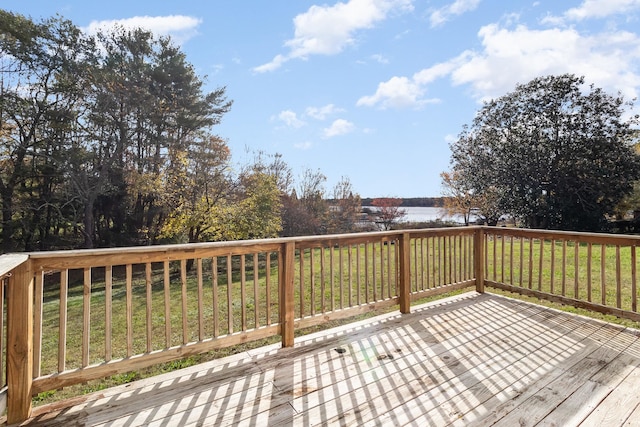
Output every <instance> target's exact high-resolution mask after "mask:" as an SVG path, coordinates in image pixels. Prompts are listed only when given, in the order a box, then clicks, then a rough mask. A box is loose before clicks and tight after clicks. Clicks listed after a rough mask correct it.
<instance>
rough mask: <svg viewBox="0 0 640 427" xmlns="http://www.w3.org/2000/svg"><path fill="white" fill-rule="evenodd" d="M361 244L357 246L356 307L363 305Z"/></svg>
mask: <svg viewBox="0 0 640 427" xmlns="http://www.w3.org/2000/svg"><path fill="white" fill-rule="evenodd" d="M360 277H362V276H360V243H358V244H357V245H356V286H357V288H356V305H361V304H362V299H361V296H360V294H361V292H360V288H361V287H362V284H361V283H360Z"/></svg>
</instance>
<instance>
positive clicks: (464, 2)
mask: <svg viewBox="0 0 640 427" xmlns="http://www.w3.org/2000/svg"><path fill="white" fill-rule="evenodd" d="M478 4H480V0H455V1H454V2H453V3H451V4H449V5H447V6H444V7H441V8H440V9H437V10H435V11H433V12H431V16H430V17H429V21H430V22H431V27H437V26H440V25H442V24H444V23H445V22H447V21H449V20H450V19H451V18H452V17H454V16H458V15H462V14H463V13H465V12H470V11H472V10H474V9H475V8H477V7H478Z"/></svg>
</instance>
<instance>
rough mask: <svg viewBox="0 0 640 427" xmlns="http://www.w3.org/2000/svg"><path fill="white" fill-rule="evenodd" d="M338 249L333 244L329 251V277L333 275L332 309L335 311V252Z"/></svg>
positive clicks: (331, 281) (331, 283)
mask: <svg viewBox="0 0 640 427" xmlns="http://www.w3.org/2000/svg"><path fill="white" fill-rule="evenodd" d="M335 251H336V248H335V246H331V250H330V251H329V277H331V280H330V285H331V292H330V294H331V311H335V309H336V299H335V293H334V289H335V268H334V264H335V262H334V256H333V254H334V252H335Z"/></svg>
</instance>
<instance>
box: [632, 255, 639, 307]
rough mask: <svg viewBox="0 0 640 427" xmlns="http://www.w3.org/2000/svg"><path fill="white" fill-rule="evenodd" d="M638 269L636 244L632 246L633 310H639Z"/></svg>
mask: <svg viewBox="0 0 640 427" xmlns="http://www.w3.org/2000/svg"><path fill="white" fill-rule="evenodd" d="M636 279H637V270H636V246H635V245H633V246H631V311H633V312H634V313H636V312H637V311H638V297H637V295H636V292H637V281H636Z"/></svg>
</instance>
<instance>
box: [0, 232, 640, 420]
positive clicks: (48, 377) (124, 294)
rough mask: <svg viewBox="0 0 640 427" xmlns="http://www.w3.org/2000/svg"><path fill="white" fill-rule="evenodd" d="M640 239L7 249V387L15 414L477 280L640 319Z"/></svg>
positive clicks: (521, 235) (582, 236) (513, 235)
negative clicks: (61, 396) (61, 395)
mask: <svg viewBox="0 0 640 427" xmlns="http://www.w3.org/2000/svg"><path fill="white" fill-rule="evenodd" d="M639 245H640V238H638V237H633V236H613V235H605V234H587V233H566V232H549V231H540V230H520V229H512V228H493V227H459V228H447V229H427V230H410V231H402V232H397V231H391V232H380V233H360V234H348V235H335V236H312V237H300V238H286V239H270V240H254V241H241V242H221V243H203V244H189V245H171V246H157V247H137V248H118V249H100V250H82V251H61V252H42V253H28V254H15V255H4V256H2V257H0V313H3V316H0V331H2V333H1V334H0V368H1V369H0V385H2V386H3V388H2V389H1V390H0V396H3V397H4V400H6V407H7V420H8V422H9V423H13V422H19V421H22V420H24V419H26V418H27V417H28V416H29V414H30V413H31V400H32V396H34V395H36V394H38V393H41V392H45V391H49V390H55V389H59V388H61V387H66V386H69V385H72V384H77V383H81V382H85V381H88V380H91V379H98V378H103V377H108V376H111V375H114V374H117V373H121V372H128V371H136V370H139V369H142V368H144V367H148V366H152V365H155V364H158V363H162V362H168V361H173V360H177V359H181V358H184V357H188V356H191V355H195V354H199V353H204V352H209V351H212V350H216V349H219V348H222V347H227V346H232V345H235V344H239V343H243V342H246V341H250V340H258V339H262V338H267V337H272V336H279V337H280V340H281V342H282V344H283V346H292V345H293V344H294V332H295V331H296V330H298V329H300V328H305V327H309V326H314V325H319V324H322V323H326V322H328V321H331V320H336V319H343V318H346V317H350V316H354V315H358V314H362V313H366V312H369V311H372V310H375V309H381V308H390V307H398V308H399V310H400V312H402V313H408V312H409V311H410V309H411V302H412V301H415V300H417V299H420V298H422V297H427V296H433V295H438V294H441V293H445V292H449V291H452V290H458V289H464V288H466V287H470V286H474V287H475V289H476V290H477V291H479V292H484V290H485V286H488V287H493V288H498V289H504V290H508V291H513V292H519V293H522V294H526V295H531V296H535V297H538V298H543V299H547V300H551V301H556V302H560V303H564V304H571V305H574V306H577V307H582V308H586V309H589V310H594V311H598V312H601V313H606V314H613V315H616V316H619V317H623V318H629V319H632V320H636V321H640V315H639V313H638V301H637V269H638V267H637V262H638V260H637V256H636V247H637V246H639ZM4 315H6V322H5V321H4V319H5V317H4ZM5 369H6V375H5V373H4V372H3V371H4V370H5ZM0 402H3V399H0Z"/></svg>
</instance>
